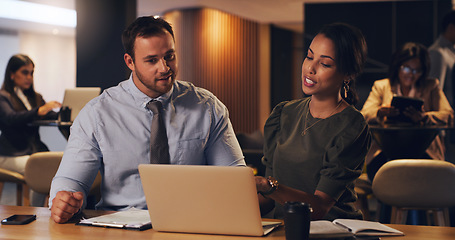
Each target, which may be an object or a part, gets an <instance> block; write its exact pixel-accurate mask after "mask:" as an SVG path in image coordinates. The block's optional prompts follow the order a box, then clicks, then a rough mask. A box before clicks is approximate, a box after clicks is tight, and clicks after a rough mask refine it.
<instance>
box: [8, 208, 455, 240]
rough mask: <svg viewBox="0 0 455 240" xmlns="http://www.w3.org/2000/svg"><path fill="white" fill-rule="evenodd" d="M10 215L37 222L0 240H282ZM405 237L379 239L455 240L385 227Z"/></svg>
mask: <svg viewBox="0 0 455 240" xmlns="http://www.w3.org/2000/svg"><path fill="white" fill-rule="evenodd" d="M84 213H85V214H86V215H87V217H91V216H96V215H100V214H103V213H106V212H102V211H93V210H92V211H90V210H86V211H84ZM13 214H36V215H37V219H36V221H33V222H32V223H30V224H27V225H16V226H15V225H0V239H58V240H60V239H75V240H81V239H84V240H85V239H109V240H116V239H119V240H127V239H160V240H161V239H163V240H167V239H169V240H171V239H172V240H180V239H182V240H194V239H198V240H205V239H207V240H209V239H213V240H218V239H220V240H223V239H226V240H235V239H246V240H247V239H249V240H254V239H269V240H278V239H279V240H285V235H284V227H280V228H278V229H275V230H274V231H273V232H272V233H271V234H269V235H267V236H266V237H242V236H224V235H204V234H184V233H164V232H156V231H154V230H153V229H149V230H145V231H133V230H123V229H113V228H101V227H87V226H76V225H75V224H74V223H66V224H57V223H55V222H54V221H53V220H52V219H51V218H50V211H49V210H48V209H47V208H37V207H22V206H5V205H1V206H0V219H4V218H6V217H8V216H10V215H13ZM387 225H388V226H391V227H393V228H396V229H398V230H400V231H402V232H404V233H405V234H406V236H399V237H382V238H381V239H398V240H408V239H413V240H424V239H425V240H427V239H440V240H449V239H454V238H455V228H452V227H432V226H411V225H396V224H387Z"/></svg>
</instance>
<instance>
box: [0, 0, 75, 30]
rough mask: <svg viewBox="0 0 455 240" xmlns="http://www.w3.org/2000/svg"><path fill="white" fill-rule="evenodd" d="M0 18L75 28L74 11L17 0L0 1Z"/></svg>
mask: <svg viewBox="0 0 455 240" xmlns="http://www.w3.org/2000/svg"><path fill="white" fill-rule="evenodd" d="M0 18H8V19H15V20H22V21H29V22H37V23H44V24H50V25H56V26H64V27H72V28H74V27H76V24H77V15H76V11H75V10H71V9H66V8H59V7H53V6H49V5H44V4H37V3H31V2H24V1H17V0H0Z"/></svg>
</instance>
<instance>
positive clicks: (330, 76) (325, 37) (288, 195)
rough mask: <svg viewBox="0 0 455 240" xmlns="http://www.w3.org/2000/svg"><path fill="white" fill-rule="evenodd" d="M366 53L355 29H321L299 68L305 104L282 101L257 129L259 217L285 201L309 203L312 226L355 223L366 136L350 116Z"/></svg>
mask: <svg viewBox="0 0 455 240" xmlns="http://www.w3.org/2000/svg"><path fill="white" fill-rule="evenodd" d="M366 54H367V46H366V42H365V39H364V37H363V35H362V33H361V32H360V30H358V29H357V28H354V27H352V26H350V25H347V24H343V23H335V24H330V25H326V26H325V27H323V28H322V30H321V31H320V32H319V33H318V34H317V35H316V37H315V38H314V39H313V41H312V43H311V45H310V47H309V49H308V53H307V56H306V58H305V60H304V62H303V64H302V90H303V92H304V93H305V94H307V95H311V97H307V98H303V99H299V100H294V101H288V102H282V103H280V104H278V105H277V106H276V107H275V108H274V109H273V111H272V113H271V115H270V116H269V118H268V120H267V122H266V124H265V126H264V137H265V145H264V158H263V162H264V163H265V165H266V176H271V177H268V178H264V177H256V185H257V190H258V192H259V193H261V194H259V195H258V196H259V201H260V204H261V212H262V213H263V214H265V213H266V212H269V211H270V210H272V208H273V207H275V213H274V216H273V217H275V218H283V215H284V213H283V205H284V203H285V202H287V201H300V202H305V203H309V204H310V205H311V207H312V209H313V213H312V214H311V217H312V219H327V220H334V219H337V218H357V219H362V213H361V212H360V211H358V210H356V209H355V207H354V202H355V201H356V194H355V191H354V181H355V180H356V179H357V178H358V177H359V176H360V174H361V173H362V168H363V164H364V162H365V155H366V154H367V152H368V149H369V146H370V142H371V136H370V133H369V131H368V125H367V123H366V121H365V119H364V117H363V116H362V114H361V113H360V112H359V111H358V110H357V109H355V107H354V106H353V104H355V102H356V94H355V92H354V88H353V86H354V80H355V78H356V77H357V76H358V75H359V74H360V72H361V70H362V69H363V65H364V63H365V60H366Z"/></svg>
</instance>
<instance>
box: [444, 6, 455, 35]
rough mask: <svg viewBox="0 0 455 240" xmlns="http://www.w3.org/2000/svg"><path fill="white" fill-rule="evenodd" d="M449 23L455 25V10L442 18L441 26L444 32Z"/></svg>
mask: <svg viewBox="0 0 455 240" xmlns="http://www.w3.org/2000/svg"><path fill="white" fill-rule="evenodd" d="M449 24H453V25H455V11H450V12H449V13H447V14H446V15H444V17H443V18H442V23H441V27H442V32H443V33H444V32H445V31H446V30H447V27H448V26H449Z"/></svg>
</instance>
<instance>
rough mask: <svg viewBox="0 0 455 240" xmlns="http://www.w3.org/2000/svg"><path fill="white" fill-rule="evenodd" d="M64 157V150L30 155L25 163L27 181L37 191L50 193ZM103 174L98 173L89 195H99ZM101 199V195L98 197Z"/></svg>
mask: <svg viewBox="0 0 455 240" xmlns="http://www.w3.org/2000/svg"><path fill="white" fill-rule="evenodd" d="M62 157H63V152H39V153H34V154H32V155H31V156H30V159H29V160H28V161H27V164H26V165H25V174H24V177H25V182H26V183H27V185H28V186H29V187H30V189H32V190H33V191H35V192H38V193H41V194H46V195H49V192H50V189H51V183H52V179H53V178H54V176H55V173H57V170H58V167H59V166H60V162H61V160H62ZM100 184H101V175H100V174H99V173H98V175H97V177H96V179H95V181H94V183H93V185H92V187H91V189H90V193H89V196H90V195H92V194H95V195H96V194H98V195H99V187H100ZM97 199H99V197H97Z"/></svg>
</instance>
